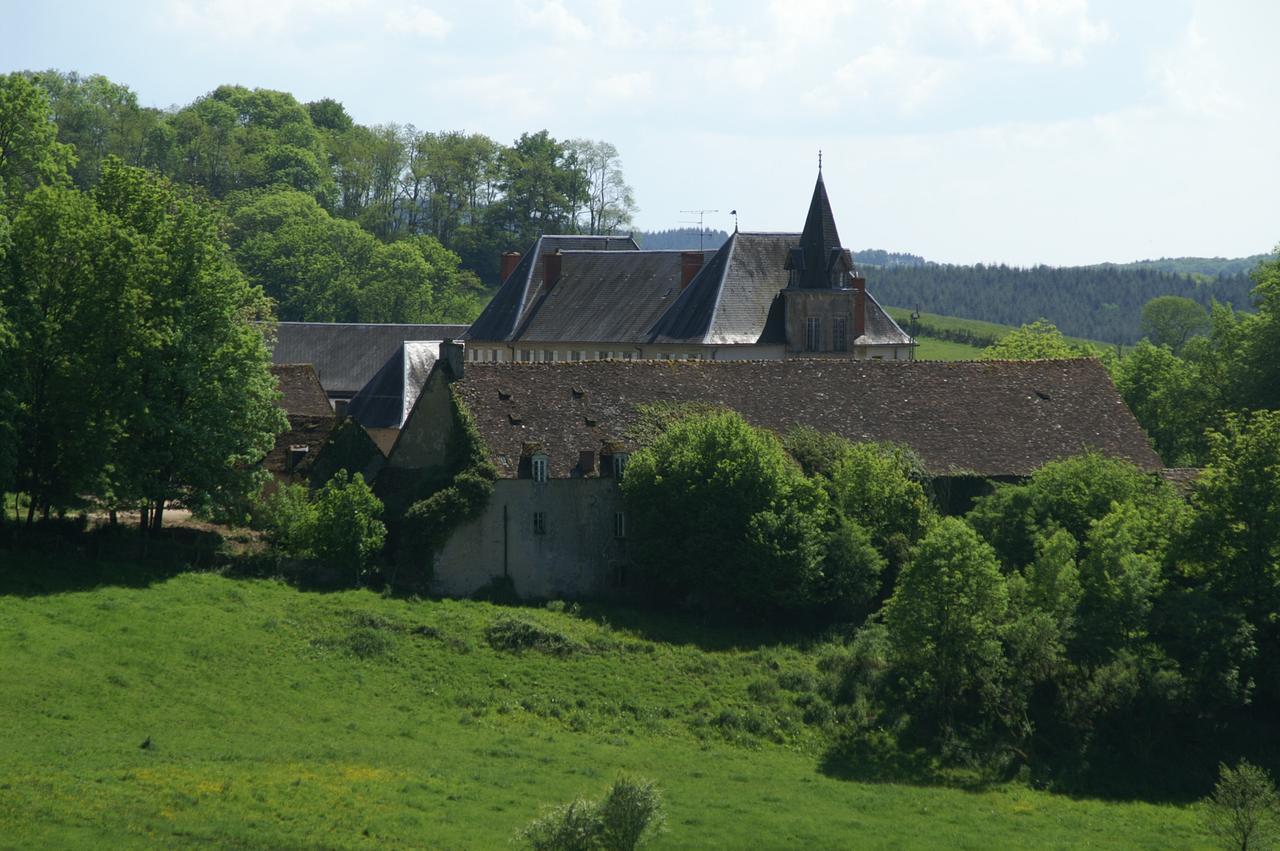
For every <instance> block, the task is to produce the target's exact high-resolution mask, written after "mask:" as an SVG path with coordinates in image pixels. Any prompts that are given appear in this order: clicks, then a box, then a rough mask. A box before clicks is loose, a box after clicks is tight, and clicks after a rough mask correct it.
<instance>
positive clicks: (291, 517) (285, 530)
mask: <svg viewBox="0 0 1280 851" xmlns="http://www.w3.org/2000/svg"><path fill="white" fill-rule="evenodd" d="M254 523H255V525H257V526H259V527H261V528H263V529H265V530H266V533H267V541H268V542H270V544H271V546H272V548H274V549H275V551H276V552H277V553H279V554H281V555H284V556H288V557H290V558H308V557H310V556H311V547H312V544H313V542H314V539H315V529H316V508H315V506H314V505H312V504H311V495H310V493H309V492H308V491H307V488H306V486H305V485H281V486H280V487H279V488H277V489H276V490H275V491H274V492H273V493H271V494H268V495H267V496H266V497H265V498H264V499H262V500H261V501H260V502H259V503H258V507H257V510H256V511H255V512H254Z"/></svg>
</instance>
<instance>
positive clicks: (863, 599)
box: [813, 514, 886, 617]
mask: <svg viewBox="0 0 1280 851" xmlns="http://www.w3.org/2000/svg"><path fill="white" fill-rule="evenodd" d="M885 566H886V561H885V557H884V556H883V555H881V553H880V551H879V550H878V549H877V548H876V546H875V543H874V542H873V540H872V536H871V532H870V531H869V530H868V529H867V527H865V526H863V525H862V524H861V523H859V522H858V521H856V520H854V519H853V518H851V517H848V516H846V515H840V514H837V515H836V518H835V522H834V526H833V528H832V529H831V531H830V532H829V533H828V535H827V547H826V555H825V557H824V558H823V561H822V576H821V578H820V579H819V580H817V582H816V583H815V586H816V587H815V589H814V594H813V596H814V597H815V598H816V599H817V600H819V601H823V602H827V603H831V604H834V607H835V609H836V613H837V614H838V615H840V616H845V617H847V616H850V615H853V614H856V613H864V614H865V607H867V606H868V605H869V604H870V603H871V601H872V600H874V599H875V598H876V596H877V595H878V594H879V593H880V589H881V585H882V582H883V575H884V571H885Z"/></svg>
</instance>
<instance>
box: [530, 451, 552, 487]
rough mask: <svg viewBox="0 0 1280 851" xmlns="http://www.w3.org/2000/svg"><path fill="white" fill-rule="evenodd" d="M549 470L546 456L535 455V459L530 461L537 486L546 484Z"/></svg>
mask: <svg viewBox="0 0 1280 851" xmlns="http://www.w3.org/2000/svg"><path fill="white" fill-rule="evenodd" d="M547 469H548V464H547V456H546V455H541V454H539V455H534V456H533V458H532V459H531V460H530V463H529V470H530V471H531V472H532V474H533V480H534V482H536V483H537V484H545V483H546V481H547Z"/></svg>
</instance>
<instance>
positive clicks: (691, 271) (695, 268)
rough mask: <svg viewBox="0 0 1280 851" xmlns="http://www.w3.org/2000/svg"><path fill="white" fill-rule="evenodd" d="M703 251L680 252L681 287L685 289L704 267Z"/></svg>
mask: <svg viewBox="0 0 1280 851" xmlns="http://www.w3.org/2000/svg"><path fill="white" fill-rule="evenodd" d="M703 256H704V255H703V253H702V252H701V251H681V252H680V289H681V290H684V288H685V287H687V286H689V282H690V281H692V280H693V279H694V277H695V276H696V275H697V274H698V272H699V271H700V270H701V269H702V262H703Z"/></svg>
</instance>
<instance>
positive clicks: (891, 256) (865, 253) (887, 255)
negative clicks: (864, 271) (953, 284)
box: [853, 248, 929, 266]
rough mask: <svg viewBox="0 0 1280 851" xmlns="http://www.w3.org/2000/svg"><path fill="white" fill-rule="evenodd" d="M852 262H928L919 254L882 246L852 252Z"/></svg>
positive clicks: (913, 263) (874, 263)
mask: <svg viewBox="0 0 1280 851" xmlns="http://www.w3.org/2000/svg"><path fill="white" fill-rule="evenodd" d="M853 262H855V263H857V264H859V265H866V266H924V265H925V264H926V263H928V262H929V261H928V260H925V259H924V258H923V257H921V256H920V255H919V254H903V253H901V252H898V251H885V250H884V249H882V248H865V249H863V250H862V251H855V252H853Z"/></svg>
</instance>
